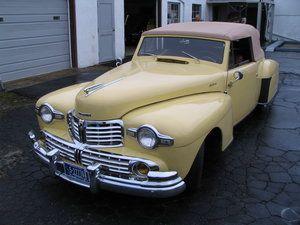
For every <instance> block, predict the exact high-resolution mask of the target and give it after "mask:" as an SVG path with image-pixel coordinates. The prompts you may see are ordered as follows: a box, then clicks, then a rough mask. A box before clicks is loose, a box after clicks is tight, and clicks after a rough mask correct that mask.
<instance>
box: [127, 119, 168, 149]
mask: <svg viewBox="0 0 300 225" xmlns="http://www.w3.org/2000/svg"><path fill="white" fill-rule="evenodd" d="M142 131H148V132H149V134H150V133H151V134H152V135H153V137H155V143H154V144H153V146H151V147H148V146H145V145H144V144H143V143H141V141H140V138H139V133H140V132H142ZM127 135H129V136H131V137H134V138H136V139H137V142H138V143H139V144H140V145H141V146H142V147H143V148H145V149H148V150H153V149H155V148H157V147H159V146H172V145H173V144H174V139H173V138H172V137H170V136H168V135H164V134H161V133H159V132H158V130H157V129H156V128H155V127H153V126H151V125H148V124H145V125H142V126H140V127H139V128H129V129H127Z"/></svg>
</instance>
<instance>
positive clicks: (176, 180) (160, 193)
mask: <svg viewBox="0 0 300 225" xmlns="http://www.w3.org/2000/svg"><path fill="white" fill-rule="evenodd" d="M28 135H29V138H30V140H31V141H32V142H33V149H34V153H35V154H36V156H37V158H38V159H40V160H41V161H42V162H44V163H45V164H47V165H48V166H49V168H50V171H51V173H52V174H53V175H54V176H58V177H60V178H62V179H64V180H67V181H69V182H71V183H74V184H77V185H80V186H82V187H86V188H89V189H90V190H91V191H92V192H93V193H95V192H98V191H99V190H101V189H104V190H109V191H114V192H119V193H124V194H130V195H136V196H143V197H158V198H166V197H171V196H175V195H178V194H180V193H181V192H183V191H184V190H185V187H186V185H185V182H184V181H183V180H182V179H181V178H180V177H179V176H178V174H177V172H175V171H171V172H160V171H150V172H149V173H148V175H147V179H146V180H138V179H124V178H119V177H114V176H108V175H106V174H104V173H102V165H101V164H100V163H94V164H92V165H89V166H87V167H84V168H86V170H87V172H88V173H89V178H90V182H89V184H87V183H83V182H79V181H78V180H74V179H72V178H70V177H69V176H67V175H66V174H65V171H64V164H65V160H64V159H63V158H62V157H61V155H60V151H59V149H57V148H55V149H52V150H50V151H49V150H48V149H47V148H46V147H45V146H44V143H43V142H42V141H41V140H38V139H37V138H36V135H35V134H34V133H33V132H29V134H28ZM61 141H62V142H64V143H66V142H65V141H63V140H61ZM70 144H71V143H70ZM134 159H135V160H136V159H137V158H134ZM140 160H141V161H144V159H140ZM77 166H78V165H77Z"/></svg>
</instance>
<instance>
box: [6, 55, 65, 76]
mask: <svg viewBox="0 0 300 225" xmlns="http://www.w3.org/2000/svg"><path fill="white" fill-rule="evenodd" d="M69 61H70V57H69V55H61V56H53V57H47V58H44V59H36V60H30V61H23V62H19V63H14V66H13V67H12V66H11V65H10V64H4V65H2V66H1V65H0V73H9V72H14V71H20V70H25V69H30V68H34V67H41V66H46V65H52V64H57V63H68V62H69Z"/></svg>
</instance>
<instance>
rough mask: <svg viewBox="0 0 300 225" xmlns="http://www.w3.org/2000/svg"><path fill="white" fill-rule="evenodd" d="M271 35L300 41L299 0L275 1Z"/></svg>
mask: <svg viewBox="0 0 300 225" xmlns="http://www.w3.org/2000/svg"><path fill="white" fill-rule="evenodd" d="M273 35H274V36H273V38H275V39H276V35H279V36H282V37H284V38H288V39H293V40H298V41H300V1H299V0H275V12H274V25H273Z"/></svg>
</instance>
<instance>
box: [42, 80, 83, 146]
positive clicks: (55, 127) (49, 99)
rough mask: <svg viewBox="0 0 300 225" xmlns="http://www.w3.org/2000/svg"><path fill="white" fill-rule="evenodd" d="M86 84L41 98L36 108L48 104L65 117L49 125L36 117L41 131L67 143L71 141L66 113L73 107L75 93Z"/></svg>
mask: <svg viewBox="0 0 300 225" xmlns="http://www.w3.org/2000/svg"><path fill="white" fill-rule="evenodd" d="M86 84H87V83H81V84H76V85H72V86H69V87H65V88H62V89H59V90H57V91H54V92H51V93H49V94H47V95H45V96H43V97H41V98H40V99H39V100H38V101H37V103H36V106H37V107H40V106H41V105H42V104H44V103H48V104H50V105H51V106H52V107H53V108H55V109H56V110H58V111H60V112H62V113H63V114H64V115H65V119H64V120H53V121H52V122H51V123H50V124H46V123H44V122H43V121H42V120H41V118H40V117H39V116H38V122H39V125H40V128H41V130H45V131H48V132H49V133H51V134H54V135H56V136H58V137H60V138H64V139H66V140H68V141H72V139H71V137H70V136H69V132H68V129H69V127H68V123H67V121H66V116H67V113H68V111H69V110H70V109H74V107H75V97H76V95H77V93H78V92H79V91H80V90H81V89H82V88H83V87H84V86H85V85H86Z"/></svg>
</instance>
